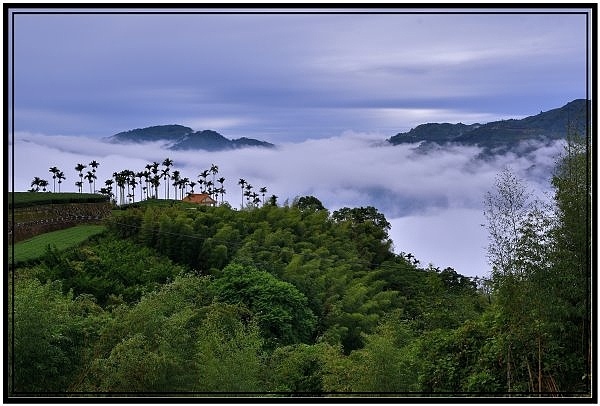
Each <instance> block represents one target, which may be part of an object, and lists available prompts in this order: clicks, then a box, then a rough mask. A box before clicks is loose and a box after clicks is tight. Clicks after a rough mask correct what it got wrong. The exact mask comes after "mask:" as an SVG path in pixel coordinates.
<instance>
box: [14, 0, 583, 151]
mask: <svg viewBox="0 0 600 406" xmlns="http://www.w3.org/2000/svg"><path fill="white" fill-rule="evenodd" d="M342 10H343V9H342ZM109 11H110V10H109ZM14 28H15V38H14V40H15V42H14V45H15V49H14V51H15V58H14V59H15V60H14V72H15V100H14V102H15V117H16V120H15V125H16V126H17V127H16V129H17V130H19V131H40V132H46V133H53V134H57V133H61V134H89V135H103V136H108V135H112V134H114V133H115V132H118V131H120V130H124V129H127V128H136V127H143V126H147V125H156V124H172V123H177V124H186V123H196V122H197V123H198V124H199V125H205V123H206V126H207V127H208V126H210V127H215V129H216V130H225V129H227V130H231V132H232V134H231V135H232V136H233V137H236V138H237V137H241V136H253V137H255V136H256V135H257V133H263V134H267V135H268V136H269V138H268V140H269V141H272V142H281V141H283V140H295V141H299V140H301V139H304V138H306V137H320V138H328V137H330V136H332V135H336V134H340V133H341V132H342V131H344V130H354V131H374V130H377V131H385V132H387V136H388V137H389V136H391V135H393V134H395V133H396V132H398V131H401V130H404V129H407V126H411V125H415V124H418V123H419V122H418V121H416V120H417V118H414V119H411V115H412V116H414V115H415V114H417V115H419V117H418V118H422V119H426V120H428V121H429V120H430V121H440V120H444V121H454V120H455V117H457V118H456V120H460V121H465V120H476V121H483V120H486V121H490V120H495V119H500V118H507V117H508V118H510V117H513V118H514V117H516V116H521V115H524V114H532V113H536V112H537V111H539V110H540V109H543V110H547V109H549V108H555V107H559V106H561V105H563V104H565V103H566V102H568V101H570V100H573V99H575V98H579V97H584V96H585V94H586V93H585V90H586V87H585V86H586V85H585V83H586V81H585V77H586V75H585V72H586V69H585V67H586V65H585V63H586V62H585V61H586V55H587V53H586V52H587V47H586V39H587V36H586V25H585V15H570V14H564V15H561V14H545V13H543V12H540V13H539V14H519V13H515V14H510V15H508V14H497V15H496V14H494V13H493V10H492V12H491V13H490V14H439V15H436V14H414V13H410V14H402V13H394V14H384V13H382V14H371V13H362V14H302V13H298V14H268V13H265V14H243V13H240V14H227V13H215V14H188V15H186V14H162V15H160V14H147V15H140V14H131V15H128V14H97V15H93V14H92V15H81V14H64V15H58V14H20V15H18V16H16V18H15V27H14ZM9 42H10V41H9ZM11 43H12V42H11ZM548 83H553V84H554V86H548ZM458 116H460V117H458ZM405 118H408V120H409V121H408V122H407V121H404V119H405ZM217 124H220V125H219V126H217ZM199 129H204V128H199Z"/></svg>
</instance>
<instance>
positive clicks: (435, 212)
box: [8, 132, 562, 276]
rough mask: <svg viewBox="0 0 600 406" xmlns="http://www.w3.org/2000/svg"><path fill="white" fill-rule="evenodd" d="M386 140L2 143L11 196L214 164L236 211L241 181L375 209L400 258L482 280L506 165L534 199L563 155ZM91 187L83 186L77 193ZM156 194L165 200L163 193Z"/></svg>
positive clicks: (45, 139) (552, 149)
mask: <svg viewBox="0 0 600 406" xmlns="http://www.w3.org/2000/svg"><path fill="white" fill-rule="evenodd" d="M384 138H385V137H383V136H381V135H380V134H358V133H351V132H349V133H345V134H343V135H341V136H338V137H332V138H326V139H312V140H311V139H309V140H306V141H304V142H300V143H288V144H280V145H279V146H278V147H277V148H276V149H260V148H248V149H240V150H233V151H222V152H205V151H170V150H165V149H164V148H162V147H161V145H160V144H144V145H116V144H109V143H106V142H103V141H101V140H98V139H97V138H86V137H71V136H46V135H40V134H29V133H17V134H15V140H14V144H13V143H9V162H8V163H9V190H16V191H22V190H27V189H29V187H30V183H31V180H32V179H33V178H34V177H35V176H39V177H41V178H43V179H47V180H48V181H49V183H50V190H51V189H52V177H51V174H50V173H49V171H48V169H49V168H50V167H51V166H57V167H58V168H59V169H61V170H62V171H63V172H64V173H65V175H66V177H67V179H66V181H64V183H63V185H62V189H61V190H62V191H76V190H77V189H76V187H75V185H74V182H75V181H77V180H79V178H78V175H77V172H76V171H75V169H74V168H75V166H76V165H77V164H78V163H83V164H88V163H89V162H91V161H92V160H96V161H98V162H99V163H100V166H99V167H98V169H97V176H98V180H97V182H96V184H97V188H99V187H101V185H103V184H104V180H106V179H109V178H110V177H111V175H112V173H113V172H115V171H120V170H123V169H131V170H134V171H141V170H143V169H144V167H145V165H146V164H148V163H151V162H153V161H156V162H159V163H162V161H163V160H164V159H165V158H167V157H169V158H170V159H172V160H173V161H174V167H173V168H172V170H173V169H177V170H179V171H180V172H181V173H182V176H187V177H189V178H190V179H192V180H197V179H198V174H199V173H200V172H201V171H202V170H204V169H208V168H209V167H210V165H211V164H212V163H214V164H216V165H218V166H219V174H218V177H220V176H223V177H225V179H226V181H225V188H226V190H227V195H226V199H227V200H229V202H230V203H231V204H232V206H234V207H239V205H240V203H241V189H240V187H239V186H238V180H239V179H240V178H244V179H245V180H247V181H248V182H250V183H251V184H252V185H253V186H254V187H255V190H256V191H258V189H259V188H260V187H263V186H266V187H267V189H268V195H269V196H270V195H271V194H275V195H277V196H278V197H279V202H280V203H283V202H284V201H285V200H286V199H289V201H290V202H291V201H292V199H293V198H294V197H296V196H303V195H314V196H316V197H317V198H319V199H320V200H321V201H322V202H323V204H324V205H325V206H326V207H327V208H328V209H329V210H331V211H333V210H336V209H339V208H341V207H344V206H349V207H358V206H367V205H371V206H375V207H376V208H378V209H379V210H380V211H381V212H382V213H384V214H385V215H386V217H387V218H388V220H389V221H390V222H391V223H392V225H393V228H392V232H391V236H392V239H393V240H394V245H395V247H396V251H397V252H400V251H404V252H412V253H413V254H415V255H416V256H417V258H418V259H419V260H420V261H421V265H423V266H426V265H427V264H428V263H430V262H431V263H433V264H434V265H435V266H439V267H441V268H444V267H446V266H451V267H454V268H455V269H456V270H457V271H458V272H460V273H463V274H466V275H471V276H475V275H479V276H483V275H484V274H485V273H486V272H487V266H486V260H485V247H486V245H487V235H486V233H485V229H484V228H483V227H481V226H480V224H481V223H482V222H483V219H482V210H483V208H482V200H483V195H484V194H485V192H486V191H488V190H489V189H490V188H491V187H492V185H493V182H494V178H495V176H496V175H497V174H498V172H499V171H500V170H502V169H503V168H504V167H505V166H510V167H511V168H512V169H513V170H514V171H515V172H516V173H517V175H519V176H520V177H522V178H525V179H528V180H529V181H530V186H531V187H532V189H533V190H534V191H535V193H537V194H540V195H541V194H543V193H544V192H545V191H547V190H548V189H549V180H550V177H551V171H552V167H553V165H554V162H555V161H556V159H557V156H558V154H559V153H560V152H561V150H562V149H561V148H562V147H561V144H560V143H558V142H557V143H554V144H551V145H548V146H543V147H542V146H540V148H538V149H537V150H536V152H535V153H532V154H529V155H527V156H523V157H518V156H516V155H514V154H506V155H500V156H495V157H494V158H493V159H488V160H482V159H480V158H478V154H479V152H481V150H480V149H479V148H477V147H451V148H440V149H438V150H434V151H431V152H428V153H426V154H424V153H419V152H416V151H415V150H414V149H413V147H414V145H399V146H391V145H388V144H386V143H385V142H382V140H383V139H384ZM13 147H14V148H13ZM11 151H12V152H14V173H13V169H12V164H13V162H12V156H11ZM88 169H89V168H86V171H87V170H88ZM13 175H14V183H13V179H12V176H13ZM13 185H14V189H13ZM88 190H89V186H88V183H87V182H85V181H84V191H88ZM171 190H172V189H171ZM138 191H139V189H138ZM159 193H160V196H162V195H163V193H164V187H162V186H161V188H160V191H159ZM138 196H139V195H138Z"/></svg>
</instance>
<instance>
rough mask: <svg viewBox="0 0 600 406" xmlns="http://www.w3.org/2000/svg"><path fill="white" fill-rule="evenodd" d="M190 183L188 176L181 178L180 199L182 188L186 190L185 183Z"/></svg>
mask: <svg viewBox="0 0 600 406" xmlns="http://www.w3.org/2000/svg"><path fill="white" fill-rule="evenodd" d="M189 183H190V179H189V178H183V179H181V199H182V200H183V192H184V190H185V191H186V192H187V185H188V184H189Z"/></svg>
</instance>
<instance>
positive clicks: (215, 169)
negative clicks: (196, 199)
mask: <svg viewBox="0 0 600 406" xmlns="http://www.w3.org/2000/svg"><path fill="white" fill-rule="evenodd" d="M210 173H212V184H213V185H214V184H215V175H216V174H217V173H219V167H218V166H217V165H215V164H211V165H210ZM211 197H212V196H211ZM216 197H217V196H216V193H215V198H216Z"/></svg>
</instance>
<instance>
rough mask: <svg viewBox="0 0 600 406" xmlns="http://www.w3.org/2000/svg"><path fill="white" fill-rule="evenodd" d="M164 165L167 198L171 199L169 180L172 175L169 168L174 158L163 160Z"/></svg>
mask: <svg viewBox="0 0 600 406" xmlns="http://www.w3.org/2000/svg"><path fill="white" fill-rule="evenodd" d="M162 164H163V166H164V167H165V169H164V170H163V175H164V176H165V180H166V183H165V190H166V191H167V196H166V199H169V180H170V179H171V176H170V174H169V168H170V167H171V165H173V160H171V159H169V158H165V160H164V161H163V163H162Z"/></svg>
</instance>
